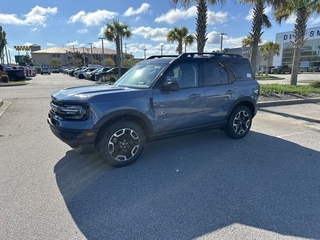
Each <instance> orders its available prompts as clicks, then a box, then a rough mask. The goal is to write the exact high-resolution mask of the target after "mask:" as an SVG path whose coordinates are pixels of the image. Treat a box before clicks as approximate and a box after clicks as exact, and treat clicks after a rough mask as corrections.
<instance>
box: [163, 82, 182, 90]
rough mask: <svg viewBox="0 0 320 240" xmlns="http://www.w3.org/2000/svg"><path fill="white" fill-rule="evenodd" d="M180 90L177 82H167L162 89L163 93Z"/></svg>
mask: <svg viewBox="0 0 320 240" xmlns="http://www.w3.org/2000/svg"><path fill="white" fill-rule="evenodd" d="M179 89H180V87H179V84H178V83H177V82H165V83H164V84H163V85H162V87H161V90H162V91H178V90H179Z"/></svg>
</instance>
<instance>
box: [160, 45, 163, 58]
mask: <svg viewBox="0 0 320 240" xmlns="http://www.w3.org/2000/svg"><path fill="white" fill-rule="evenodd" d="M160 53H161V56H162V55H163V44H161V45H160Z"/></svg>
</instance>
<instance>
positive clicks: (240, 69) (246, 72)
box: [228, 62, 254, 81]
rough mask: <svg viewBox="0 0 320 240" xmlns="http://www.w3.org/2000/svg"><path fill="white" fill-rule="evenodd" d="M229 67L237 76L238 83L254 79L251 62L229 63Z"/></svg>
mask: <svg viewBox="0 0 320 240" xmlns="http://www.w3.org/2000/svg"><path fill="white" fill-rule="evenodd" d="M228 66H229V67H230V69H231V70H232V72H233V73H234V74H235V77H236V81H247V80H253V79H254V78H253V74H252V69H251V65H250V63H249V62H229V63H228Z"/></svg>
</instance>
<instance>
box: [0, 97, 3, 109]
mask: <svg viewBox="0 0 320 240" xmlns="http://www.w3.org/2000/svg"><path fill="white" fill-rule="evenodd" d="M2 104H3V99H1V98H0V107H1V106H2Z"/></svg>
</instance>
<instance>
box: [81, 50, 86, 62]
mask: <svg viewBox="0 0 320 240" xmlns="http://www.w3.org/2000/svg"><path fill="white" fill-rule="evenodd" d="M84 49H85V47H82V55H83V66H86V54H85V52H84Z"/></svg>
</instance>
